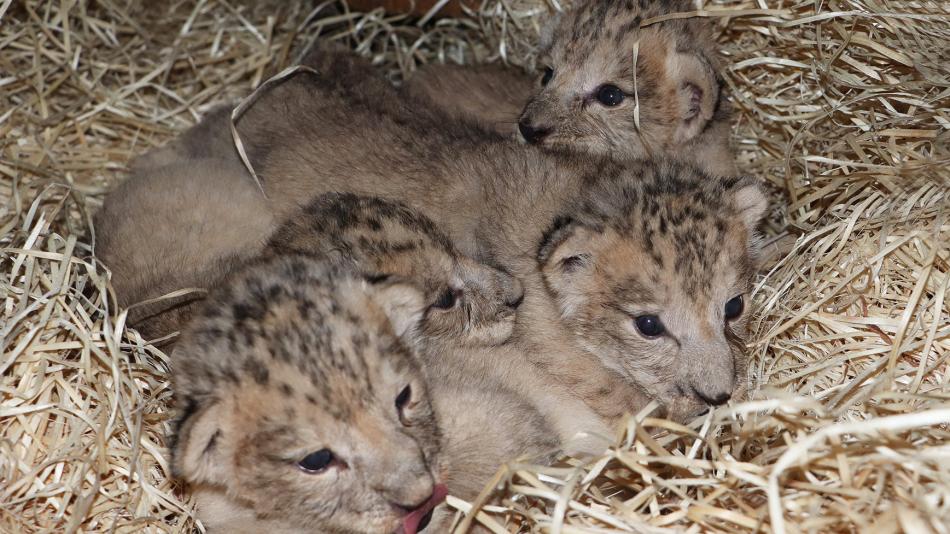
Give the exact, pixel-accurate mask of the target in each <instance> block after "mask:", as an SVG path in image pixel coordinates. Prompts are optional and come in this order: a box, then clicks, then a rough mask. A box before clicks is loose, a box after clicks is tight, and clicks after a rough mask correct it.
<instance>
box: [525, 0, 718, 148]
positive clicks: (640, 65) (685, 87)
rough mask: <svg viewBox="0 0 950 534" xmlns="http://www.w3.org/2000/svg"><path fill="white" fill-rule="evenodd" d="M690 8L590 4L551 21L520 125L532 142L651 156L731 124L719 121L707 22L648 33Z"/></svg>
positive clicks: (643, 1)
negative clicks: (533, 90) (669, 16)
mask: <svg viewBox="0 0 950 534" xmlns="http://www.w3.org/2000/svg"><path fill="white" fill-rule="evenodd" d="M689 10H690V2H688V1H685V0H673V1H661V0H653V1H650V0H639V1H635V0H634V1H632V0H609V1H605V0H582V1H580V2H577V3H576V6H575V8H574V9H573V10H572V11H571V12H569V13H566V14H564V15H563V16H561V17H559V18H556V19H555V20H553V21H551V25H550V27H549V28H548V31H547V32H546V34H545V35H544V36H543V37H542V42H541V47H540V53H539V56H538V62H539V65H540V66H541V67H542V69H543V70H542V75H541V77H540V80H539V82H538V90H537V93H536V94H535V95H534V96H533V97H532V98H531V100H530V101H529V102H528V104H527V106H526V107H525V109H524V111H523V112H522V115H521V118H520V122H519V129H520V131H521V133H522V136H523V137H524V139H525V140H526V141H527V142H529V143H532V144H541V145H545V146H554V147H566V148H569V149H572V150H586V151H590V152H593V153H597V154H610V155H612V156H614V157H618V158H644V157H649V156H651V155H659V154H661V153H663V152H668V151H670V150H671V149H674V148H675V147H678V146H680V145H682V144H684V143H685V142H687V141H689V140H691V139H693V138H694V137H696V136H697V135H698V134H699V133H700V132H702V131H703V130H704V129H705V128H706V127H707V125H709V123H710V121H714V120H725V119H726V117H725V115H727V113H726V111H725V108H723V109H722V110H721V111H722V112H721V113H719V114H718V115H717V111H720V81H719V79H718V77H717V72H716V70H717V67H716V65H717V63H716V57H715V54H716V45H715V42H714V41H713V39H712V37H711V36H710V35H709V31H708V29H707V27H706V26H705V25H704V23H703V22H701V21H699V20H697V19H684V20H669V21H664V22H659V23H656V24H652V25H650V26H646V27H644V28H641V27H640V24H641V22H643V21H644V20H646V19H649V18H652V17H655V16H658V15H662V14H665V13H669V12H678V11H689ZM635 95H636V96H635ZM638 103H639V105H638ZM638 112H639V119H638V117H637V115H638ZM638 121H639V124H638ZM726 132H728V130H726ZM726 135H727V134H726Z"/></svg>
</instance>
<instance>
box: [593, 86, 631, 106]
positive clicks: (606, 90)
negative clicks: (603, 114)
mask: <svg viewBox="0 0 950 534" xmlns="http://www.w3.org/2000/svg"><path fill="white" fill-rule="evenodd" d="M626 96H627V95H625V94H623V91H621V90H620V88H619V87H617V86H616V85H601V86H600V89H598V90H597V100H598V101H599V102H600V103H601V104H603V105H605V106H607V107H609V108H612V107H614V106H619V105H620V103H621V102H623V99H624V98H626Z"/></svg>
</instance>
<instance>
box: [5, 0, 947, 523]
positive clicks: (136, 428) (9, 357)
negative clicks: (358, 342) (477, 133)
mask: <svg viewBox="0 0 950 534" xmlns="http://www.w3.org/2000/svg"><path fill="white" fill-rule="evenodd" d="M549 2H550V4H551V5H554V4H555V2H554V0H549ZM700 3H703V2H700ZM546 5H547V2H545V1H544V0H488V1H486V2H485V3H484V5H483V7H482V9H481V10H480V11H479V12H478V13H472V14H470V16H468V17H462V18H458V19H433V20H432V21H431V22H430V23H429V24H428V25H426V26H424V27H418V26H416V25H415V23H414V21H412V20H408V19H406V18H404V17H400V16H394V15H386V14H384V13H383V12H382V11H377V12H373V13H371V14H369V15H362V14H356V13H346V12H344V13H343V14H330V11H328V10H327V8H326V6H324V5H323V4H316V3H313V4H310V3H303V2H279V1H275V0H272V1H266V2H250V1H248V2H238V1H236V0H231V1H228V0H182V1H179V2H175V3H174V4H172V5H171V6H169V7H165V6H164V5H163V4H162V3H155V2H145V1H144V0H121V1H116V0H110V1H101V2H84V1H82V0H79V1H75V0H66V1H63V2H43V1H42V0H24V1H21V2H17V3H13V2H12V1H11V0H5V1H4V0H0V97H2V104H0V134H2V135H0V176H2V178H0V199H2V203H0V297H2V301H0V302H2V310H0V314H2V319H0V531H2V532H63V531H65V532H77V531H82V532H98V531H116V532H131V531H135V532H139V531H145V532H188V531H191V530H192V529H193V528H194V526H195V524H196V523H195V520H194V517H193V515H192V509H191V504H190V503H189V502H188V499H187V496H185V495H184V494H183V493H182V492H181V491H180V489H179V488H176V487H175V486H174V485H173V484H172V483H171V482H170V481H169V478H168V475H169V471H168V454H167V451H166V450H165V449H164V443H165V440H164V435H165V433H166V431H167V429H168V422H169V419H170V413H169V401H170V396H171V391H170V390H169V385H168V382H167V379H166V377H167V363H168V362H167V358H166V356H165V355H164V354H162V353H161V352H160V351H158V350H156V349H154V348H152V347H151V346H149V345H148V344H146V343H145V342H144V341H143V340H142V339H141V338H140V337H139V336H138V334H137V333H135V332H134V331H132V330H129V329H126V328H125V324H124V323H125V317H124V314H123V313H122V312H123V311H122V310H117V309H116V308H115V305H114V299H113V298H112V296H111V295H110V293H109V290H108V280H107V277H106V272H105V270H104V269H103V268H102V267H101V266H100V265H98V264H97V263H96V261H95V259H94V258H93V257H92V256H91V250H92V245H93V243H94V239H95V237H94V236H93V235H91V234H90V232H89V217H90V214H91V213H93V212H94V211H95V209H97V208H98V206H99V203H100V202H101V199H102V196H103V193H104V192H105V191H106V190H107V188H108V187H109V186H110V185H111V184H113V183H115V181H116V180H118V179H120V177H121V171H122V169H123V166H124V164H125V163H126V161H127V160H128V159H129V157H130V156H132V155H134V154H138V153H141V152H142V151H144V150H146V149H147V148H148V147H150V146H155V145H158V144H161V143H162V142H164V141H166V140H168V139H169V138H170V137H171V136H172V135H174V133H175V132H177V131H180V130H181V129H183V128H184V127H186V126H187V125H189V124H191V123H193V122H194V121H195V120H196V119H197V118H198V117H199V116H200V114H201V113H202V112H203V111H204V110H206V109H207V108H208V107H210V106H211V105H213V104H214V103H216V102H220V101H222V100H231V99H233V98H236V97H237V96H240V95H243V94H247V93H248V92H249V91H250V90H251V89H252V88H253V87H254V86H256V85H257V84H258V83H260V82H261V81H262V80H263V79H266V77H268V76H269V75H270V74H273V73H275V72H278V71H279V70H280V69H281V68H283V67H284V66H286V65H288V64H290V63H291V62H292V61H293V59H294V58H293V57H292V55H293V54H294V53H295V52H296V51H297V50H299V49H300V48H301V47H303V46H305V45H306V43H308V42H310V41H312V40H313V39H315V38H317V37H318V36H321V38H341V39H347V40H348V42H350V43H351V44H352V45H353V46H354V47H356V48H357V49H358V50H359V51H360V52H361V53H364V54H366V55H369V56H372V57H373V58H374V60H375V61H376V62H378V63H379V64H380V65H383V66H385V68H388V69H390V71H391V72H392V73H393V74H394V76H396V77H398V76H399V75H403V74H406V73H408V72H410V71H411V70H412V68H413V66H414V65H416V64H417V63H420V62H426V61H463V60H464V61H471V60H473V59H478V60H498V59H505V60H507V61H510V62H513V63H518V64H525V65H530V64H531V60H532V59H531V53H532V43H533V42H534V39H535V37H536V34H537V30H538V15H539V14H540V13H541V12H543V11H544V10H545V9H546V8H545V6H546ZM698 14H699V15H701V16H709V17H715V18H716V19H717V22H718V24H719V26H720V28H721V30H722V34H721V42H722V43H723V44H724V47H725V54H726V55H727V59H728V62H729V63H730V65H731V66H730V68H729V70H728V71H727V72H726V73H725V76H726V79H727V82H728V84H729V85H730V87H731V92H732V95H733V97H734V99H735V103H736V108H737V121H738V125H737V128H736V142H737V146H738V148H739V151H740V158H741V166H742V168H743V170H744V171H746V172H749V173H752V174H755V175H757V176H760V177H762V178H763V179H765V180H767V181H768V182H769V183H771V184H772V185H773V186H774V187H775V192H776V195H775V200H776V203H775V210H774V213H773V216H772V217H771V219H770V221H769V224H768V231H769V232H770V233H771V234H780V233H782V232H788V233H790V234H791V235H793V236H795V237H796V238H797V241H796V247H795V250H794V252H793V253H792V254H791V255H789V256H788V257H785V258H783V259H780V260H779V261H777V262H776V263H775V264H774V265H771V266H770V268H769V270H768V272H766V273H763V276H762V278H761V281H760V283H759V285H758V287H757V289H756V302H757V303H758V318H757V320H756V322H755V323H754V332H755V335H754V340H753V352H754V357H755V360H754V370H755V374H756V378H757V379H758V380H759V382H760V384H761V387H760V388H759V390H758V391H757V392H756V394H755V397H754V399H753V400H752V401H750V402H748V403H745V404H741V405H736V406H732V407H728V408H724V409H721V410H718V411H717V412H715V413H713V414H711V415H710V416H709V417H707V418H706V419H704V420H702V421H699V422H697V424H696V425H694V426H693V427H692V428H686V427H682V426H677V425H674V424H671V423H669V422H666V421H660V420H654V419H651V418H650V417H649V414H648V413H646V414H641V415H640V416H639V417H638V418H636V419H634V420H632V421H631V422H630V424H629V427H628V429H627V432H626V435H625V437H624V440H623V441H622V443H620V444H619V446H618V447H617V448H616V449H615V450H613V451H611V452H610V453H609V454H608V455H606V456H605V457H603V458H597V459H591V460H583V461H582V460H576V459H567V460H565V462H564V463H563V464H562V465H559V466H557V467H552V468H538V467H535V466H528V465H520V464H513V465H510V466H507V467H506V468H505V469H504V470H502V471H501V472H499V475H498V486H499V487H500V488H501V490H500V492H499V495H501V496H502V506H485V507H480V509H479V510H480V511H479V514H478V515H477V517H470V518H469V519H468V520H472V519H475V520H478V521H482V522H483V523H484V524H486V525H488V526H490V528H492V529H493V530H494V531H496V532H508V531H523V532H529V531H530V532H555V533H558V532H563V533H580V532H584V533H587V532H590V533H594V532H659V531H663V532H667V531H688V532H703V531H769V532H776V533H784V532H830V531H846V532H847V531H861V532H900V531H903V532H914V533H918V532H920V533H924V532H934V533H947V532H950V527H948V525H950V368H948V363H947V359H948V358H950V299H948V298H947V288H948V283H950V198H948V195H950V149H948V140H950V45H948V42H950V4H948V3H947V2H944V1H942V0H919V1H890V0H850V1H840V0H835V1H828V2H800V3H793V2H789V1H785V0H756V1H753V0H715V1H711V2H705V3H704V7H703V10H702V11H700V12H699V13H698ZM451 504H452V505H453V506H455V507H457V508H458V509H460V510H464V511H467V510H469V509H470V507H471V505H470V504H469V503H462V502H458V501H455V500H453V501H451ZM475 504H476V506H478V504H479V503H475Z"/></svg>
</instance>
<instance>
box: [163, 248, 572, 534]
mask: <svg viewBox="0 0 950 534" xmlns="http://www.w3.org/2000/svg"><path fill="white" fill-rule="evenodd" d="M423 298H424V292H423V291H422V290H421V288H418V287H415V286H413V285H412V284H406V283H403V282H398V281H394V280H393V277H388V278H379V277H377V276H374V275H369V276H367V275H366V274H363V273H361V272H360V271H358V270H354V269H352V268H351V267H349V266H346V265H339V264H334V263H332V262H327V261H323V260H317V259H315V258H314V257H313V256H310V255H307V256H300V255H294V254H283V255H280V256H278V257H274V258H269V259H261V260H259V261H257V262H254V263H252V264H251V265H249V266H247V267H246V268H245V269H243V270H242V271H240V272H239V273H237V274H235V275H234V276H232V277H231V278H230V279H229V281H228V282H227V283H226V284H225V285H223V286H221V287H220V288H218V289H217V290H215V292H214V293H213V295H212V296H211V297H210V298H209V299H208V300H207V301H206V302H205V304H204V305H203V306H202V308H201V310H200V311H199V313H198V314H197V315H196V317H195V318H194V319H193V320H192V321H191V323H190V324H189V326H188V328H187V329H186V331H185V333H184V335H183V337H182V340H181V342H180V343H179V345H178V346H177V347H176V349H175V351H174V352H173V374H174V387H175V394H176V400H177V402H178V403H179V406H180V407H181V410H180V413H181V415H180V417H179V419H178V421H177V424H176V429H175V433H174V438H175V439H174V440H173V441H174V443H173V446H172V449H173V455H174V468H175V471H176V474H177V476H178V477H179V478H181V479H183V480H185V481H186V482H188V483H189V484H190V485H191V486H192V488H191V489H192V491H193V493H194V494H195V495H196V497H197V501H198V514H199V517H200V518H201V519H202V521H203V522H204V523H205V525H206V527H208V528H209V529H210V530H211V532H215V533H216V532H228V533H234V532H238V533H244V532H247V533H250V532H274V533H290V532H327V533H330V534H335V533H348V534H352V533H367V534H394V533H396V532H400V533H401V532H402V530H401V529H400V523H401V521H402V520H403V518H404V517H405V516H406V514H407V513H408V511H409V510H411V509H413V508H417V507H418V506H419V505H420V504H421V503H422V502H424V501H426V500H427V499H428V498H429V496H430V495H431V494H432V492H433V488H434V485H435V484H436V483H445V484H447V485H448V488H449V490H450V491H451V492H452V493H453V494H455V495H459V496H462V497H464V498H468V499H471V498H474V497H475V495H477V493H478V491H479V490H480V489H481V487H482V486H483V484H484V483H485V481H486V480H487V479H488V478H489V477H490V476H491V474H492V473H493V472H494V471H495V469H496V468H497V466H498V465H499V464H500V463H501V462H504V461H507V460H509V459H513V458H518V457H521V456H526V455H527V456H534V455H547V454H550V453H551V451H553V450H555V449H556V447H557V442H556V438H555V437H554V435H553V431H552V430H551V429H550V428H549V427H548V424H547V422H546V420H545V418H544V417H543V416H542V415H541V414H539V413H538V412H537V411H536V410H535V409H534V408H533V407H532V406H531V405H530V404H529V403H528V402H527V401H526V400H525V398H524V397H523V396H522V395H520V394H518V393H516V392H514V391H513V390H510V389H507V388H505V387H504V386H503V385H501V384H499V383H497V382H495V381H493V380H492V379H491V378H490V377H484V376H476V377H471V378H468V379H466V380H456V379H453V378H452V377H449V376H440V375H439V374H438V373H434V372H433V370H431V369H430V370H428V371H427V370H426V369H425V368H423V367H422V366H421V365H420V363H421V360H420V359H419V356H420V352H422V351H425V350H427V349H426V347H428V346H429V343H430V342H434V343H435V344H436V345H439V346H441V347H442V348H443V350H444V348H445V345H442V344H441V343H440V342H439V340H429V339H426V338H425V336H421V335H419V334H420V332H419V328H420V321H421V319H422V315H423V313H424V310H425V307H426V306H425V301H424V300H423ZM406 388H409V389H408V392H406V391H407V390H406ZM401 398H402V399H403V401H404V405H403V406H402V407H401V408H400V406H399V402H400V401H399V399H401ZM320 450H329V451H331V453H332V454H333V458H334V460H333V462H332V463H331V464H330V466H329V467H327V468H326V469H325V470H324V471H321V472H317V473H307V472H305V471H303V470H302V469H301V468H300V466H299V465H298V464H299V462H300V461H301V460H302V459H303V458H305V457H306V456H307V455H309V454H311V453H313V452H315V451H320ZM449 516H450V514H447V513H445V512H439V513H437V514H436V520H435V521H434V522H433V525H432V526H431V527H430V528H429V530H427V531H428V532H440V531H443V530H444V528H446V525H445V524H443V522H444V521H447V520H449Z"/></svg>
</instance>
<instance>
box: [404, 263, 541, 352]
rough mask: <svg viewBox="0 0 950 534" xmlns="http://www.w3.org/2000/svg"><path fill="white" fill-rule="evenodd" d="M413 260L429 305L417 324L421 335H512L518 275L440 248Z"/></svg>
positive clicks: (490, 340)
mask: <svg viewBox="0 0 950 534" xmlns="http://www.w3.org/2000/svg"><path fill="white" fill-rule="evenodd" d="M418 263H419V265H418V266H417V268H418V271H417V272H419V273H423V274H420V275H418V276H417V277H416V278H417V279H419V280H425V281H426V282H427V284H426V285H427V287H428V291H427V297H428V302H429V307H428V308H427V310H426V312H425V314H424V315H423V318H422V322H421V324H420V332H421V333H422V334H423V335H424V336H426V337H428V338H440V339H444V340H446V341H449V342H453V343H458V342H459V340H461V342H462V343H463V344H467V345H489V346H490V345H498V344H501V343H504V342H505V341H507V340H508V339H509V338H510V337H511V334H512V332H513V331H514V324H515V318H516V314H517V309H518V306H519V305H520V304H521V300H522V298H523V296H524V292H523V290H522V287H521V283H520V282H519V281H518V279H517V278H515V277H514V276H512V275H510V274H508V273H507V272H504V271H501V270H498V269H495V268H492V267H489V266H487V265H485V264H482V263H478V262H476V261H474V260H471V259H469V258H467V257H464V256H454V255H450V254H447V253H446V252H444V251H443V252H441V253H438V252H437V253H436V254H434V255H433V256H430V257H423V258H418ZM397 271H398V269H397ZM396 274H401V273H398V272H397V273H396ZM410 276H412V275H410Z"/></svg>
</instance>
